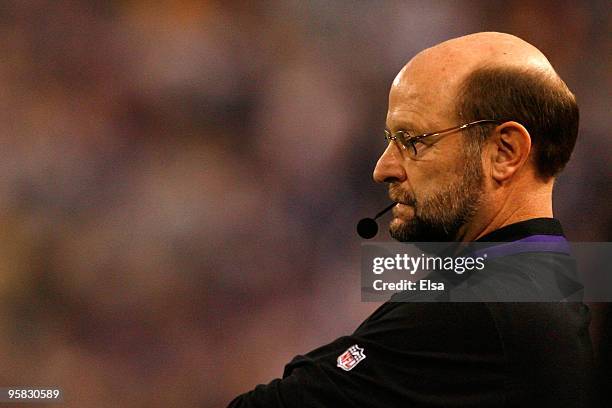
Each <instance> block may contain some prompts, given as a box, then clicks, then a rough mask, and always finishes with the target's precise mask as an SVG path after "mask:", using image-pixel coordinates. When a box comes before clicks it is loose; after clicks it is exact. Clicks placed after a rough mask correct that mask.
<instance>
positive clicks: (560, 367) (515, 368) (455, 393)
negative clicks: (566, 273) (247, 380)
mask: <svg viewBox="0 0 612 408" xmlns="http://www.w3.org/2000/svg"><path fill="white" fill-rule="evenodd" d="M537 234H546V235H562V231H561V226H560V224H559V223H558V221H557V220H554V219H544V218H540V219H533V220H529V221H524V222H520V223H517V224H513V225H510V226H507V227H504V228H502V229H500V230H497V231H495V232H493V233H491V234H489V235H488V236H486V237H483V238H482V239H481V240H479V241H496V242H499V241H514V240H519V239H522V238H525V237H527V236H530V235H537ZM557 256H559V257H566V256H567V255H563V254H558V255H557ZM539 267H540V268H542V266H539ZM588 325H589V311H588V308H587V307H586V306H585V305H584V304H582V303H579V302H572V303H561V302H558V303H483V302H478V303H477V302H472V303H405V302H387V303H385V304H383V305H382V306H381V307H380V308H378V309H377V310H376V311H375V312H374V313H373V314H372V315H371V316H370V317H368V318H367V319H366V320H365V321H364V322H363V323H362V324H361V325H360V326H359V328H357V330H356V331H355V332H354V333H353V334H352V335H350V336H344V337H341V338H339V339H337V340H335V341H334V342H332V343H330V344H328V345H325V346H323V347H320V348H318V349H316V350H313V351H311V352H310V353H307V354H306V355H303V356H297V357H295V358H294V359H293V360H292V361H291V362H290V363H289V364H288V365H287V366H286V367H285V371H284V374H283V378H282V379H276V380H273V381H272V382H270V383H269V384H267V385H259V386H257V387H256V388H255V389H254V390H253V391H251V392H248V393H246V394H243V395H241V396H239V397H237V398H236V399H235V400H234V401H232V403H231V404H230V407H231V408H242V407H245V408H246V407H249V408H251V407H253V408H254V407H262V408H263V407H266V408H273V407H531V406H534V407H549V406H550V407H587V406H589V405H588V398H590V394H591V388H590V381H591V378H590V375H591V367H592V351H591V342H590V338H589V334H588ZM354 346H356V347H357V348H355V347H354ZM347 369H348V370H347Z"/></svg>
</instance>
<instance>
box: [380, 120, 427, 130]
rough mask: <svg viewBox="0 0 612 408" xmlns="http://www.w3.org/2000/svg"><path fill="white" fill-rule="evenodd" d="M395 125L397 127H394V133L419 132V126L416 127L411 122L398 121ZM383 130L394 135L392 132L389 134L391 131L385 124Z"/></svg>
mask: <svg viewBox="0 0 612 408" xmlns="http://www.w3.org/2000/svg"><path fill="white" fill-rule="evenodd" d="M396 125H397V126H395V129H396V132H397V131H399V130H404V131H406V130H407V131H410V132H414V133H419V132H420V126H416V125H415V124H414V123H413V122H410V121H406V120H398V121H397V122H396ZM385 130H386V131H387V132H389V133H394V132H391V129H390V128H389V126H387V124H386V123H385ZM421 133H422V132H421Z"/></svg>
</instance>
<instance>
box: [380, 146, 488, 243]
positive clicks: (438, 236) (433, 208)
mask: <svg viewBox="0 0 612 408" xmlns="http://www.w3.org/2000/svg"><path fill="white" fill-rule="evenodd" d="M466 156H468V155H467V154H466ZM478 158H479V157H478V156H475V157H466V160H465V168H464V172H463V178H462V179H461V181H460V182H459V183H458V184H456V185H452V186H449V187H448V188H446V189H445V190H442V191H440V192H438V193H436V194H435V195H434V196H433V197H429V198H427V199H425V200H423V201H419V200H417V199H416V198H414V199H412V200H410V199H408V200H407V202H408V204H410V205H412V206H413V208H414V212H415V214H414V216H413V217H412V218H411V219H410V220H409V221H404V222H403V223H402V224H400V225H396V226H392V227H390V228H389V232H390V234H391V236H392V237H393V238H394V239H396V240H398V241H400V242H448V241H455V240H457V238H458V233H459V229H460V228H461V227H462V226H464V225H466V224H468V223H469V222H470V221H471V220H472V218H473V217H474V214H475V213H476V211H477V209H478V207H479V205H480V201H481V196H482V191H483V172H482V167H481V164H480V161H479V160H478ZM404 202H406V201H404Z"/></svg>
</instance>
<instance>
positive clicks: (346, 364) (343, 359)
mask: <svg viewBox="0 0 612 408" xmlns="http://www.w3.org/2000/svg"><path fill="white" fill-rule="evenodd" d="M364 358H366V356H365V354H363V349H362V348H361V347H359V346H358V345H357V344H355V345H354V346H351V347H349V348H348V350H346V351H345V352H344V353H342V354H340V355H339V356H338V360H337V361H338V367H340V368H341V369H343V370H344V371H351V370H352V369H353V368H354V367H355V366H356V365H357V364H359V362H360V361H361V360H363V359H364Z"/></svg>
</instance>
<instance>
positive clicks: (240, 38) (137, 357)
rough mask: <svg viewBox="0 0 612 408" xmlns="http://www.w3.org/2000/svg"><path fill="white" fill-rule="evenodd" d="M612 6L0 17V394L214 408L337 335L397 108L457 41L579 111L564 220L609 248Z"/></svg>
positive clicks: (3, 10) (257, 8) (451, 5)
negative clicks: (359, 230) (390, 117)
mask: <svg viewBox="0 0 612 408" xmlns="http://www.w3.org/2000/svg"><path fill="white" fill-rule="evenodd" d="M609 5H610V4H609V2H607V1H581V2H576V1H541V0H533V1H528V0H510V1H508V0H504V1H490V0H479V1H437V2H425V1H419V2H410V1H407V2H406V1H359V2H349V1H334V2H328V1H321V0H315V1H308V2H304V1H297V0H292V1H265V2H247V1H236V2H234V1H220V2H213V1H210V2H199V1H119V0H116V1H104V2H100V1H52V0H49V1H23V0H21V1H3V2H2V3H0V123H1V125H2V127H1V129H2V130H1V132H2V133H1V137H0V146H1V147H0V361H1V363H0V386H2V387H8V386H37V385H44V386H51V385H55V386H59V387H62V388H63V389H64V392H65V401H66V402H65V404H64V405H65V406H69V407H92V408H97V407H111V406H112V407H168V406H177V407H178V406H180V407H191V406H194V407H195V406H199V407H223V406H225V405H226V404H227V403H228V402H229V401H230V400H231V399H232V398H233V397H234V396H236V395H237V394H239V393H242V392H245V391H247V390H250V389H252V388H253V387H254V386H255V385H256V384H258V383H262V382H268V381H270V380H271V379H273V378H275V377H279V376H281V374H282V370H283V366H284V365H285V364H286V363H287V362H288V361H289V360H290V359H291V358H292V357H293V356H294V355H296V354H300V353H305V352H307V351H309V350H311V349H313V348H315V347H317V346H319V345H322V344H324V343H327V342H329V341H332V340H333V339H335V338H336V337H339V336H341V335H343V334H347V333H350V332H352V331H353V330H354V329H355V328H356V327H357V325H358V324H359V323H360V322H361V321H362V320H363V319H364V318H365V317H366V316H367V315H368V314H369V313H370V312H371V311H372V310H373V309H375V308H376V307H377V306H378V305H377V304H373V303H362V302H361V301H360V292H359V286H360V281H359V255H360V254H359V245H360V242H361V239H360V238H359V237H358V236H357V234H356V233H355V222H356V221H357V220H358V219H360V218H362V217H364V216H372V215H373V214H375V213H376V212H378V211H379V210H380V209H382V208H383V207H384V206H385V205H386V204H387V203H388V200H387V195H386V188H385V186H378V185H375V184H374V183H373V182H372V179H371V173H372V169H373V166H374V164H375V162H376V160H377V157H378V155H379V154H380V153H381V152H382V150H383V149H384V146H385V143H384V140H383V137H382V129H383V128H384V121H385V114H386V108H387V106H386V105H387V92H388V88H389V85H390V84H391V81H392V80H393V78H394V77H395V74H396V73H397V72H398V71H399V69H400V68H401V67H402V66H403V65H404V63H405V62H406V61H407V60H409V59H410V58H411V57H412V56H413V55H414V54H415V53H417V52H418V51H420V50H422V49H424V48H426V47H429V46H432V45H434V44H436V43H438V42H440V41H443V40H446V39H449V38H452V37H456V36H460V35H464V34H468V33H471V32H476V31H485V30H491V31H504V32H508V33H512V34H515V35H518V36H520V37H522V38H524V39H525V40H527V41H529V42H531V43H533V44H534V45H536V46H537V47H538V48H540V49H541V50H542V51H543V52H544V53H545V54H546V55H547V56H548V58H549V59H550V61H551V62H552V64H553V66H554V67H555V68H556V69H557V71H558V72H559V74H560V75H561V76H562V78H563V79H564V80H565V81H566V82H567V84H568V85H569V87H570V89H572V90H573V91H574V93H575V94H576V95H577V97H578V101H579V104H580V107H581V130H580V135H579V139H578V142H577V146H576V150H575V152H574V155H573V158H572V160H571V162H570V164H569V165H568V167H567V168H566V170H565V172H564V173H563V174H562V176H561V177H560V178H559V180H558V184H557V188H556V192H555V197H556V200H555V203H554V205H555V211H556V216H557V217H558V218H559V219H560V220H561V221H562V223H563V224H564V228H565V230H566V234H567V235H568V236H569V238H570V239H571V240H573V241H610V240H612V239H611V238H612V211H611V210H612V208H611V207H612V205H611V200H610V192H611V184H610V180H611V177H610V176H611V174H610V173H611V172H610V164H609V159H610V152H611V151H612V149H611V147H612V139H611V138H610V133H609V132H610V125H611V123H610V113H609V111H610V94H611V93H610V91H611V88H612V87H611V85H612V83H611V81H612V77H611V75H610V72H611V68H612V61H611V59H610V56H611V55H612V53H611V51H612V49H611V48H612V41H611V40H610V38H611V32H612V19H611V18H610V8H609ZM383 230H384V228H383ZM378 238H379V239H382V240H387V239H389V238H388V237H387V234H386V233H384V231H383V232H381V233H379V236H378ZM594 311H595V312H596V314H597V313H599V319H598V322H599V323H596V324H595V326H594V329H593V330H595V331H597V330H600V329H601V327H603V326H602V325H603V324H604V323H601V322H603V321H604V318H605V313H604V312H605V310H604V308H603V307H602V306H601V305H599V306H597V305H596V307H595V309H594ZM602 316H603V318H602ZM596 347H597V350H598V352H600V353H601V352H602V349H601V348H600V347H599V346H598V344H596ZM19 406H24V405H23V404H21V405H19Z"/></svg>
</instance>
